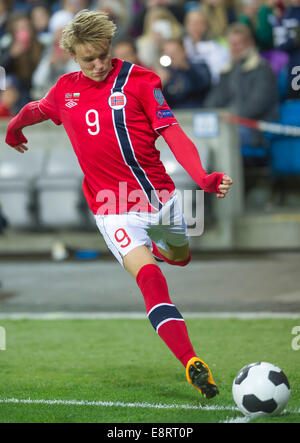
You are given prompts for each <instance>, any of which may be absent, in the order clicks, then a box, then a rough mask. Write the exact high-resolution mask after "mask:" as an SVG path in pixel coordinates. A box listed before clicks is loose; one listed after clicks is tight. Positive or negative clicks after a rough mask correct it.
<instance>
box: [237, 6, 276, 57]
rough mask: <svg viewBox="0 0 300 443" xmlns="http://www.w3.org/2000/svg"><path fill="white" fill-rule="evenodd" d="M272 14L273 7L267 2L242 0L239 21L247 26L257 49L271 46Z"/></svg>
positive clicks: (270, 47)
mask: <svg viewBox="0 0 300 443" xmlns="http://www.w3.org/2000/svg"><path fill="white" fill-rule="evenodd" d="M271 1H273V0H271ZM273 14H274V12H273V8H272V7H270V5H268V4H267V3H266V4H260V2H259V1H258V0H242V13H241V15H240V16H239V22H241V23H245V24H246V25H248V26H249V28H250V29H251V31H252V33H253V36H254V38H255V41H256V45H257V47H258V49H259V50H266V49H272V48H273V26H272V21H273V18H272V16H273Z"/></svg>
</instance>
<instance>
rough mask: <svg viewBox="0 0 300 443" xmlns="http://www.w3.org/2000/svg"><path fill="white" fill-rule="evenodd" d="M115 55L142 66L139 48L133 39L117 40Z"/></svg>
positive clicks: (114, 48)
mask: <svg viewBox="0 0 300 443" xmlns="http://www.w3.org/2000/svg"><path fill="white" fill-rule="evenodd" d="M113 56H114V57H115V58H120V59H121V60H125V61H126V62H129V63H134V64H135V65H139V66H141V61H140V60H139V58H138V56H137V50H136V46H135V44H134V41H133V40H130V39H126V40H118V41H117V42H115V44H114V45H113Z"/></svg>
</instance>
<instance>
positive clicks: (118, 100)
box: [108, 92, 127, 111]
mask: <svg viewBox="0 0 300 443" xmlns="http://www.w3.org/2000/svg"><path fill="white" fill-rule="evenodd" d="M126 103H127V98H126V95H125V94H123V92H114V93H113V94H111V95H110V97H109V99H108V104H109V106H110V107H111V109H114V110H116V111H118V110H120V109H123V108H125V106H126Z"/></svg>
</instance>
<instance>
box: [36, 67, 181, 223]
mask: <svg viewBox="0 0 300 443" xmlns="http://www.w3.org/2000/svg"><path fill="white" fill-rule="evenodd" d="M112 65H113V69H112V70H111V71H110V73H109V75H108V77H107V78H106V79H105V80H104V81H103V82H95V81H93V80H91V79H89V78H88V77H85V76H84V75H83V73H82V72H81V71H79V72H73V73H70V74H66V75H63V76H62V77H61V78H60V79H59V80H58V81H57V83H56V84H55V85H54V86H53V87H52V88H51V89H50V91H49V92H48V94H47V95H46V96H45V97H44V98H43V99H42V100H41V101H40V104H39V106H40V110H41V111H42V112H43V113H44V114H46V116H47V117H49V118H50V119H51V120H53V121H54V123H56V124H57V125H59V124H61V123H62V124H63V125H64V128H65V130H66V132H67V134H68V136H69V138H70V141H71V143H72V146H73V148H74V151H75V153H76V155H77V158H78V161H79V164H80V166H81V169H82V171H83V173H84V181H83V192H84V195H85V197H86V199H87V202H88V204H89V207H90V209H91V210H92V212H93V213H94V214H105V213H122V212H127V211H128V210H143V211H153V210H157V209H159V208H160V207H161V205H162V203H165V201H167V200H168V199H169V198H170V195H171V194H172V193H173V191H174V189H175V186H174V183H173V181H172V180H171V178H170V177H169V176H168V174H167V173H166V170H165V168H164V165H163V163H162V162H161V160H160V153H159V151H158V150H157V149H156V147H155V140H156V139H157V137H158V136H159V133H158V132H157V130H158V129H159V128H163V127H166V126H169V125H173V124H177V120H176V119H175V117H174V116H173V114H172V112H171V110H170V108H169V106H168V104H167V103H166V101H165V99H164V97H163V94H162V86H161V81H160V78H159V77H158V76H157V75H156V74H155V73H153V72H151V71H149V70H147V69H144V68H141V67H140V66H137V65H134V64H131V63H128V62H125V61H122V60H119V59H113V60H112Z"/></svg>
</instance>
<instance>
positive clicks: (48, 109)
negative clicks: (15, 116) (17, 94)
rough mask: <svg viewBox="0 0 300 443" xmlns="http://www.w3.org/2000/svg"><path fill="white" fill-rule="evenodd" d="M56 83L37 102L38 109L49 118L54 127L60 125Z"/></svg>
mask: <svg viewBox="0 0 300 443" xmlns="http://www.w3.org/2000/svg"><path fill="white" fill-rule="evenodd" d="M57 89H58V83H56V84H55V85H54V86H52V88H51V89H50V91H49V92H48V93H47V94H46V96H45V97H44V98H42V99H41V100H40V102H39V109H40V110H41V112H42V113H43V114H45V115H46V116H47V117H48V118H50V119H51V120H52V121H53V122H54V123H55V124H56V125H61V123H62V122H61V118H60V111H59V106H58V100H57Z"/></svg>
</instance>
